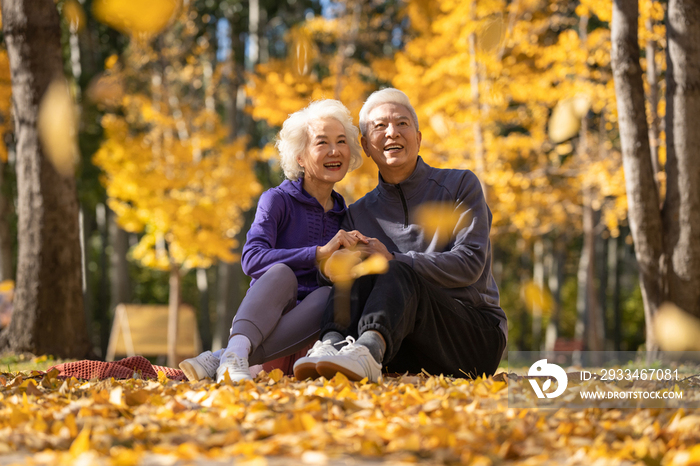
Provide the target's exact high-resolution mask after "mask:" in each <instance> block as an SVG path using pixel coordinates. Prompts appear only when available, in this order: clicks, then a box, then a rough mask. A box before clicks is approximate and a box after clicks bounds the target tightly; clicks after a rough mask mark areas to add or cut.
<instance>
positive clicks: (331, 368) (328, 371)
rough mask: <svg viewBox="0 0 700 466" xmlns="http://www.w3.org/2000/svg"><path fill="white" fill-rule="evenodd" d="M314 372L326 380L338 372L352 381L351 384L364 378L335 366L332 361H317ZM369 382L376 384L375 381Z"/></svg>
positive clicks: (337, 365) (343, 367)
mask: <svg viewBox="0 0 700 466" xmlns="http://www.w3.org/2000/svg"><path fill="white" fill-rule="evenodd" d="M316 370H317V371H318V373H319V374H321V375H322V376H323V377H325V378H327V379H328V380H330V379H332V378H333V377H335V374H337V373H338V372H340V373H342V374H343V375H344V376H345V377H347V378H348V380H352V381H353V382H359V381H360V380H362V379H364V378H365V376H363V375H359V374H356V373H354V372H353V371H351V370H350V369H348V368H347V367H345V366H341V365H340V364H336V363H334V362H332V361H319V362H318V363H316ZM370 381H371V382H376V381H375V380H370Z"/></svg>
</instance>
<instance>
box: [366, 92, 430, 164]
mask: <svg viewBox="0 0 700 466" xmlns="http://www.w3.org/2000/svg"><path fill="white" fill-rule="evenodd" d="M420 142H421V133H420V131H418V130H417V129H416V124H415V123H414V122H413V119H412V118H411V113H410V112H409V111H408V109H407V108H406V107H404V106H403V105H398V104H392V103H388V104H382V105H378V106H377V107H374V108H373V109H372V111H371V112H369V115H368V118H367V136H366V137H365V136H363V137H362V148H363V149H364V151H365V153H366V154H367V155H368V156H370V157H372V160H374V163H376V164H377V167H378V168H379V171H380V172H381V173H382V175H383V176H384V175H385V172H392V173H396V172H398V173H400V172H402V171H406V170H410V171H408V175H410V173H411V172H412V171H413V168H414V167H415V165H416V160H417V159H418V150H419V149H420ZM385 177H386V176H385Z"/></svg>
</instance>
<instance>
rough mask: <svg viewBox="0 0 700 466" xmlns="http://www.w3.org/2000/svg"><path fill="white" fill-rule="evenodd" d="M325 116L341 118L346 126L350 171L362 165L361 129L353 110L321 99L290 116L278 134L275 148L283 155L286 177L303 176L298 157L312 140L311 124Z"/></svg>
mask: <svg viewBox="0 0 700 466" xmlns="http://www.w3.org/2000/svg"><path fill="white" fill-rule="evenodd" d="M324 118H333V119H335V120H338V122H339V123H340V124H341V125H343V128H344V129H345V137H346V138H347V143H348V146H349V147H350V168H349V171H352V170H354V169H356V168H357V167H359V166H360V165H362V149H361V147H360V143H359V141H358V135H359V130H358V129H357V126H355V125H354V124H353V123H352V117H351V116H350V110H348V109H347V108H346V107H345V105H343V104H342V103H340V102H339V101H337V100H333V99H324V100H318V101H316V102H312V103H311V104H309V106H308V107H306V108H304V109H302V110H299V111H298V112H294V113H292V114H291V115H289V118H287V119H286V120H285V122H284V124H283V125H282V130H281V131H280V133H279V135H278V136H277V142H276V143H275V147H277V150H278V151H279V154H280V165H281V166H282V170H283V171H284V176H286V177H287V178H288V179H290V180H292V181H296V180H298V179H299V178H301V177H302V176H303V175H304V168H303V167H302V166H301V165H299V162H297V159H298V158H299V157H301V156H302V155H303V154H304V152H306V149H307V146H308V143H309V124H310V123H311V122H312V121H316V120H321V119H324Z"/></svg>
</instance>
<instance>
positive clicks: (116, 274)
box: [100, 209, 131, 356]
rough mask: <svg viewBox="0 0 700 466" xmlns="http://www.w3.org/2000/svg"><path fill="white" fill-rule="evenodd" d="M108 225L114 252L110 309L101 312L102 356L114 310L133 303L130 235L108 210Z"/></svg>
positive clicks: (111, 269)
mask: <svg viewBox="0 0 700 466" xmlns="http://www.w3.org/2000/svg"><path fill="white" fill-rule="evenodd" d="M107 225H108V230H109V243H110V246H111V249H112V251H111V252H110V257H109V263H110V264H109V265H110V267H109V285H110V286H109V290H110V293H109V307H107V308H104V309H102V310H101V314H100V315H101V316H102V318H103V320H102V322H101V328H100V334H101V335H102V337H101V341H100V344H101V345H100V347H101V349H102V355H103V356H104V355H105V354H106V352H107V345H108V343H109V335H110V334H111V323H112V322H114V309H115V308H116V307H117V306H118V305H119V304H122V303H129V302H130V301H131V280H130V279H129V261H128V259H127V257H126V256H127V253H128V251H129V234H128V233H127V232H126V231H124V230H122V229H121V228H120V227H119V225H118V224H117V219H116V214H115V213H114V212H112V211H111V210H109V209H108V210H107Z"/></svg>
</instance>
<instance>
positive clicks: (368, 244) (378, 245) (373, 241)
mask: <svg viewBox="0 0 700 466" xmlns="http://www.w3.org/2000/svg"><path fill="white" fill-rule="evenodd" d="M370 256H379V257H383V258H384V259H386V261H389V260H391V259H393V258H394V256H393V254H391V253H390V252H389V250H388V249H387V248H386V246H385V245H384V243H382V242H381V241H379V240H378V239H377V238H370V237H368V236H365V235H363V234H362V233H360V232H359V231H357V230H353V231H345V230H340V231H338V233H336V235H335V236H334V237H333V239H331V240H330V241H329V242H328V243H327V244H325V245H324V246H318V247H317V248H316V261H317V262H318V263H319V268H320V269H321V271H322V272H323V274H324V275H325V276H326V277H328V278H330V279H331V281H333V282H337V281H348V280H352V279H353V278H355V277H354V275H355V274H354V273H353V272H352V269H353V268H354V267H355V266H357V265H358V264H359V263H360V262H362V260H364V259H366V258H367V257H370Z"/></svg>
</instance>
